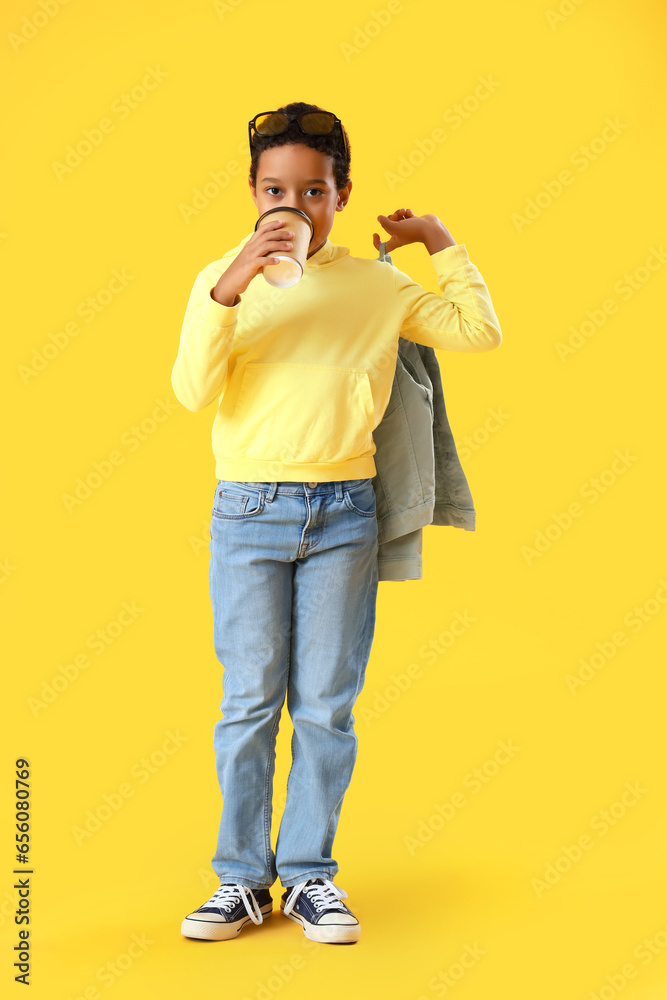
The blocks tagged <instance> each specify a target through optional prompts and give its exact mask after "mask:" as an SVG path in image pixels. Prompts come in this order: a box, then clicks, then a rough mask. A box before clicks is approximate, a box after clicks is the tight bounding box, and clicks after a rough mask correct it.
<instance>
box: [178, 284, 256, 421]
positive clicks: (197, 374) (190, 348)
mask: <svg viewBox="0 0 667 1000" xmlns="http://www.w3.org/2000/svg"><path fill="white" fill-rule="evenodd" d="M218 277H219V273H215V272H214V269H211V267H210V265H209V266H208V267H205V268H204V270H203V271H200V272H199V274H198V275H197V277H196V279H195V283H194V285H193V288H192V292H191V293H190V298H189V300H188V304H187V307H186V310H185V318H184V320H183V327H182V329H181V338H180V342H179V345H178V355H177V357H176V361H175V362H174V367H173V369H172V372H171V384H172V388H173V390H174V393H175V394H176V398H177V399H178V401H179V402H180V403H182V404H183V406H185V407H187V409H188V410H192V411H193V412H196V411H197V410H203V409H204V407H205V406H208V404H209V403H211V402H212V401H213V400H214V399H215V398H216V397H217V396H219V395H220V393H221V392H222V389H223V386H224V384H225V380H226V378H227V359H228V357H229V355H230V353H231V349H232V342H233V340H234V331H235V330H236V325H237V322H238V313H239V309H240V308H241V302H240V301H239V302H237V303H236V305H234V306H223V305H221V304H220V303H219V302H216V301H215V299H214V298H212V297H211V290H212V289H213V288H214V287H215V285H216V282H217V279H218Z"/></svg>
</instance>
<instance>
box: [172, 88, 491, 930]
mask: <svg viewBox="0 0 667 1000" xmlns="http://www.w3.org/2000/svg"><path fill="white" fill-rule="evenodd" d="M249 137H250V150H251V171H250V176H249V185H250V189H251V194H252V198H253V201H254V203H255V206H256V209H257V215H258V216H259V215H261V214H262V213H264V212H266V210H267V209H269V208H276V207H277V208H280V207H281V206H284V207H291V208H298V209H300V210H301V211H303V212H305V213H306V214H307V215H308V216H309V218H310V219H311V221H312V223H313V227H314V229H313V234H312V238H311V240H310V244H309V248H308V254H307V259H306V264H305V268H304V273H303V276H302V278H301V280H300V281H299V283H298V284H297V285H295V286H294V287H292V288H286V289H276V288H273V287H271V286H270V285H269V284H268V283H267V282H266V281H264V279H263V277H262V275H261V273H260V272H261V271H262V269H263V268H270V267H271V266H272V264H273V262H274V259H273V257H272V254H276V253H278V252H279V251H281V250H289V248H290V247H291V243H290V236H291V235H292V232H291V231H290V230H289V229H287V227H284V225H283V220H282V219H281V214H280V212H275V213H271V214H270V215H269V216H268V217H267V220H266V221H265V222H264V223H263V224H262V225H260V226H258V228H257V230H256V231H253V232H252V233H250V234H249V235H248V236H246V237H245V238H244V239H243V240H242V241H241V243H240V244H239V246H237V247H235V248H234V249H233V250H230V251H228V252H227V253H226V254H225V255H224V256H223V257H222V259H221V260H219V261H215V262H213V263H212V264H209V265H208V266H207V267H206V268H204V270H203V271H201V272H200V273H199V275H198V276H197V279H196V281H195V284H194V287H193V290H192V293H191V295H190V300H189V302H188V305H187V309H186V314H185V319H184V322H183V328H182V332H181V339H180V343H179V350H178V356H177V359H176V362H175V364H174V367H173V371H172V385H173V388H174V392H175V393H176V396H177V398H178V399H179V401H180V402H181V403H182V404H183V405H184V406H186V407H187V408H188V409H189V410H192V411H197V410H201V409H203V408H204V407H205V406H207V405H208V404H209V403H211V402H212V401H213V400H214V399H216V398H217V399H218V410H217V413H216V416H215V420H214V424H213V435H212V436H213V450H214V453H215V457H216V470H215V471H216V477H217V484H216V490H215V497H214V503H213V509H212V517H211V562H210V570H209V580H210V591H211V602H212V608H213V621H214V645H215V651H216V655H217V657H218V659H219V661H220V663H221V664H223V665H224V678H223V688H224V695H223V700H222V705H221V707H222V710H223V718H222V719H221V720H220V721H219V722H218V723H216V726H215V730H214V745H215V753H216V765H217V773H218V780H219V783H220V789H221V792H222V796H223V810H222V819H221V822H220V829H219V834H218V842H217V850H216V854H215V856H214V858H213V868H214V871H215V872H216V874H218V875H219V877H220V882H221V885H220V888H219V889H217V890H216V891H215V892H214V893H213V895H212V896H211V898H210V899H209V900H207V901H206V902H205V903H204V904H203V905H202V906H201V907H199V909H197V910H196V911H194V912H193V913H191V914H189V915H188V916H187V917H186V918H185V919H184V920H183V924H182V927H181V931H182V933H183V934H184V935H185V936H187V937H195V938H205V939H209V940H227V939H229V938H232V937H235V936H236V935H237V934H238V933H239V932H240V931H241V929H242V928H243V927H244V926H246V925H247V924H248V923H249V922H251V921H252V922H253V923H256V924H259V923H262V921H263V918H264V917H265V916H268V915H269V914H270V913H271V912H272V899H271V894H270V891H269V888H270V886H271V885H272V884H273V882H274V881H275V880H276V879H277V878H278V877H280V880H281V883H282V886H283V888H284V890H285V891H284V893H283V895H282V899H281V909H282V911H283V913H284V915H285V916H287V917H289V918H290V919H291V920H294V921H296V922H297V923H300V924H301V926H302V927H303V931H304V934H305V935H306V937H308V938H309V939H311V940H314V941H319V942H326V943H349V942H354V941H357V940H358V939H359V934H360V926H359V921H358V920H357V918H356V917H355V916H354V914H353V913H352V911H351V910H350V909H349V908H348V907H347V906H346V905H345V904H344V903H343V902H342V900H343V899H344V898H346V896H347V893H346V892H345V891H344V890H343V889H341V888H340V887H339V886H337V885H335V884H334V882H333V878H334V876H335V874H336V873H337V871H338V865H337V863H336V861H335V860H334V858H333V856H332V848H333V841H334V836H335V833H336V828H337V825H338V819H339V815H340V810H341V806H342V802H343V797H344V795H345V792H346V790H347V788H348V786H349V782H350V779H351V776H352V770H353V767H354V763H355V760H356V753H357V737H356V734H355V731H354V726H353V724H354V716H353V714H352V709H353V706H354V703H355V701H356V698H357V696H358V694H359V692H360V690H361V689H362V687H363V683H364V677H365V670H366V664H367V661H368V657H369V655H370V649H371V644H372V640H373V633H374V628H375V604H376V598H377V583H378V568H377V552H378V541H377V519H376V508H375V493H374V488H373V485H372V479H373V477H374V475H375V472H376V470H375V463H374V460H373V454H374V451H375V446H374V443H373V429H374V428H375V427H376V426H377V425H378V423H379V422H380V420H381V419H382V415H383V413H384V411H385V409H386V406H387V402H388V400H389V396H390V393H391V387H392V380H393V374H394V369H395V366H396V356H397V350H398V338H399V336H403V337H405V338H407V339H410V340H414V341H416V342H417V343H421V344H427V345H430V346H432V347H434V348H442V349H449V350H459V351H484V350H490V349H492V348H495V347H497V346H498V345H499V344H500V343H501V340H502V334H501V331H500V327H499V324H498V320H497V317H496V315H495V312H494V309H493V306H492V304H491V299H490V297H489V293H488V290H487V288H486V285H485V283H484V281H483V279H482V277H481V275H480V273H479V271H478V270H477V268H476V267H475V265H474V264H472V263H471V262H470V261H469V259H468V254H467V250H466V248H465V246H464V245H463V244H457V243H456V242H455V241H454V239H453V238H452V236H451V234H450V233H449V231H448V230H447V229H446V228H445V226H444V225H442V223H441V222H440V221H439V219H438V218H437V217H436V216H434V215H424V216H421V217H417V216H415V215H414V214H413V213H412V212H411V210H410V209H398V210H397V211H396V212H394V213H393V214H392V215H391V216H384V215H379V216H378V220H379V221H380V223H381V224H382V226H383V228H384V229H386V230H387V232H388V233H389V234H390V235H391V239H390V240H389V242H388V244H387V247H386V249H387V251H389V252H391V251H392V250H394V249H396V248H397V247H401V246H404V245H406V244H408V243H413V242H422V243H423V244H424V245H425V247H426V249H427V251H428V253H429V254H430V255H431V260H432V261H433V264H434V266H435V269H436V274H437V278H438V284H439V287H440V289H441V293H442V294H440V295H438V294H435V293H432V292H429V291H426V290H425V289H424V288H423V287H422V286H421V285H418V284H417V283H416V282H413V281H412V280H411V279H410V278H409V277H408V275H406V274H404V273H403V272H401V271H399V270H398V269H397V268H396V267H394V266H392V265H387V264H386V263H383V262H382V261H379V260H370V259H366V258H359V257H353V256H351V255H350V254H349V251H348V248H347V247H340V246H335V245H334V244H332V243H331V242H330V240H329V238H328V237H329V233H330V231H331V228H332V225H333V221H334V217H335V213H336V212H341V211H343V209H344V208H345V206H346V205H347V202H348V200H349V197H350V192H351V189H352V181H351V180H350V177H349V166H350V151H349V142H348V140H347V135H346V133H345V130H344V129H343V126H342V124H341V122H340V121H339V119H338V118H336V116H335V115H333V114H331V113H330V112H326V111H323V110H322V109H321V108H318V107H317V106H316V105H311V104H304V103H302V102H295V103H292V104H288V105H286V106H284V107H282V108H279V109H278V111H275V112H264V113H262V114H261V115H256V116H255V118H253V120H252V121H251V122H250V123H249ZM373 243H374V246H375V248H376V250H377V249H379V244H380V238H379V236H378V234H377V233H374V234H373ZM285 697H286V698H287V707H288V711H289V714H290V717H291V720H292V723H293V726H294V732H293V737H292V766H291V770H290V774H289V778H288V782H287V797H286V803H285V809H284V813H283V817H282V820H281V824H280V829H279V832H278V839H277V843H276V850H275V852H274V851H273V849H272V847H271V804H272V792H273V776H274V772H275V738H276V733H277V730H278V724H279V720H280V715H281V709H282V705H283V702H284V700H285Z"/></svg>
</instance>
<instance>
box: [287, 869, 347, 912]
mask: <svg viewBox="0 0 667 1000" xmlns="http://www.w3.org/2000/svg"><path fill="white" fill-rule="evenodd" d="M310 881H311V879H306V880H305V882H297V884H296V885H295V886H294V888H293V889H292V891H291V892H290V894H289V896H288V897H287V899H286V900H285V907H284V910H283V912H284V913H285V914H287V913H291V912H292V910H293V909H294V904H295V903H296V901H297V897H298V895H299V893H300V892H301V890H302V889H303V888H304V886H305V885H308V882H310ZM323 882H324V885H318V884H317V883H315V884H314V885H311V886H308V888H307V889H305V890H304V892H305V895H306V896H308V898H309V899H310V900H311V902H312V903H313V905H314V907H315V909H316V910H317V911H318V913H319V912H320V910H324V909H327V910H330V909H337V910H345V906H344V904H343V903H341V902H340V900H341V899H346V898H347V893H346V892H345V890H344V889H341V888H340V886H338V885H334V884H333V882H331V881H330V880H329V879H328V878H325V879H323Z"/></svg>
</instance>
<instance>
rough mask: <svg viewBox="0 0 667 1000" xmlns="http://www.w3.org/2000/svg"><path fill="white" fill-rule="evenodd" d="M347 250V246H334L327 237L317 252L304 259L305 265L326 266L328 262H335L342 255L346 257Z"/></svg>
mask: <svg viewBox="0 0 667 1000" xmlns="http://www.w3.org/2000/svg"><path fill="white" fill-rule="evenodd" d="M349 252H350V248H349V247H339V246H335V244H333V243H332V242H331V240H330V239H329V238H328V237H327V239H326V240H325V241H324V245H323V246H321V247H320V249H319V250H318V251H317V253H314V254H313V256H312V257H308V258H307V259H306V267H328V266H329V265H330V264H337V263H338V261H339V260H342V259H343V257H347V255H348V254H349Z"/></svg>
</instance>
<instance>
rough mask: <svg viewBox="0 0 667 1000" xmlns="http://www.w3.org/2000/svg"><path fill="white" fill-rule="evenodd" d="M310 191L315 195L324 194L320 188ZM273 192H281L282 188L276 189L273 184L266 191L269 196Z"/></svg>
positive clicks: (310, 189) (313, 188)
mask: <svg viewBox="0 0 667 1000" xmlns="http://www.w3.org/2000/svg"><path fill="white" fill-rule="evenodd" d="M308 190H309V191H314V192H315V194H322V192H321V191H320V189H319V188H315V187H312V188H308ZM272 191H280V188H279V187H276V186H275V184H273V185H271V187H268V188H267V189H266V193H267V194H271V192H272Z"/></svg>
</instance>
